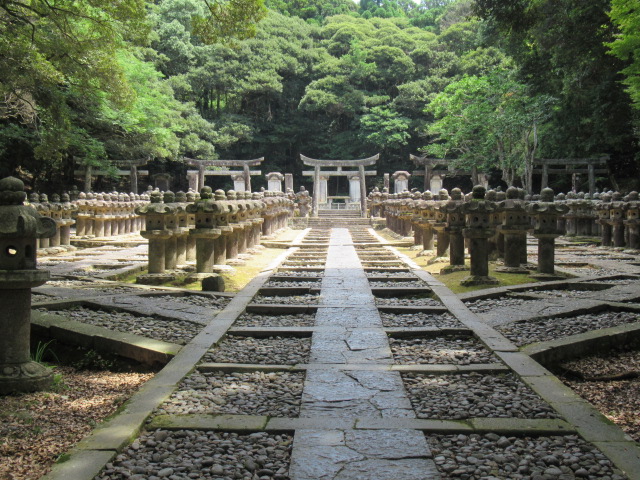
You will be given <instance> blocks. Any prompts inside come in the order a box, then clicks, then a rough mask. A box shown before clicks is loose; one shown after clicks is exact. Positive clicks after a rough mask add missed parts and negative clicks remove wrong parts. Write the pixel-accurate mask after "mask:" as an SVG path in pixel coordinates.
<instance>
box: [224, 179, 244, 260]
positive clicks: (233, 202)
mask: <svg viewBox="0 0 640 480" xmlns="http://www.w3.org/2000/svg"><path fill="white" fill-rule="evenodd" d="M227 203H228V205H229V226H230V227H231V228H233V233H231V234H230V235H229V236H227V261H228V260H235V259H237V258H238V244H239V243H240V235H241V230H242V225H241V224H240V206H239V205H238V200H237V198H236V192H235V190H227Z"/></svg>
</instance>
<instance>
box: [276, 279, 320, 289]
mask: <svg viewBox="0 0 640 480" xmlns="http://www.w3.org/2000/svg"><path fill="white" fill-rule="evenodd" d="M320 285H321V282H316V281H311V280H309V281H306V282H305V281H293V280H292V281H290V282H285V281H277V282H274V281H268V282H267V283H265V284H264V286H265V287H292V288H296V287H312V288H313V287H317V288H319V287H320Z"/></svg>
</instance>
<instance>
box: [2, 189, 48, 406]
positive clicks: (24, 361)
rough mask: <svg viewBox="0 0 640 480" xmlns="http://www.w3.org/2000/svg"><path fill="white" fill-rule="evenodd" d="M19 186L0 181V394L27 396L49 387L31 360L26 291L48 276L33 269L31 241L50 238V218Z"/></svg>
mask: <svg viewBox="0 0 640 480" xmlns="http://www.w3.org/2000/svg"><path fill="white" fill-rule="evenodd" d="M25 198H26V194H25V192H24V183H22V181H21V180H19V179H17V178H13V177H7V178H4V179H2V180H0V299H1V301H2V311H1V312H0V333H1V335H0V394H3V395H4V394H7V393H11V392H30V391H34V390H40V389H43V388H46V387H47V386H49V385H50V384H51V380H52V374H51V371H50V370H49V369H48V368H46V367H44V366H42V365H40V364H38V363H35V362H32V361H31V359H30V355H29V353H30V348H29V339H30V332H31V325H30V323H31V289H32V288H33V287H38V286H40V285H42V284H44V283H45V282H46V281H47V280H48V279H49V272H48V271H46V270H37V269H36V251H37V247H36V239H37V238H44V237H46V238H49V237H51V236H53V235H54V234H55V231H56V223H55V221H54V220H53V219H51V218H47V217H42V216H41V215H40V214H38V212H37V211H36V210H35V209H33V208H31V207H28V206H26V205H24V200H25Z"/></svg>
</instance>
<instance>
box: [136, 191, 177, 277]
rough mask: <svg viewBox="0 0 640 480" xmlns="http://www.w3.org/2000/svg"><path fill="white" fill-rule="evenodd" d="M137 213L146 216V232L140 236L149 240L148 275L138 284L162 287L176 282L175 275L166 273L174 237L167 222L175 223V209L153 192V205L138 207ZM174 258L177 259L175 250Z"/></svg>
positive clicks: (143, 231)
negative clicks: (168, 255)
mask: <svg viewBox="0 0 640 480" xmlns="http://www.w3.org/2000/svg"><path fill="white" fill-rule="evenodd" d="M136 213H138V214H139V215H142V216H144V219H145V230H142V231H141V232H140V235H141V236H142V237H143V238H146V239H147V240H149V253H148V257H149V260H148V273H147V274H146V275H140V276H139V277H138V278H137V279H136V283H141V284H145V285H160V284H162V283H165V282H169V281H172V280H175V279H176V275H175V273H171V272H166V271H165V270H166V268H167V242H168V241H169V240H170V239H171V238H172V236H173V231H172V230H171V229H170V228H169V227H168V226H167V220H168V219H169V218H173V221H174V222H175V209H174V208H172V207H171V206H170V205H169V204H166V203H162V194H161V193H160V192H152V194H151V203H149V204H148V205H144V206H141V207H138V208H137V209H136ZM174 245H175V244H174ZM173 257H174V258H175V249H174V251H173Z"/></svg>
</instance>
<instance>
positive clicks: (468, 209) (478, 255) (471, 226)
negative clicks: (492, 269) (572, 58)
mask: <svg viewBox="0 0 640 480" xmlns="http://www.w3.org/2000/svg"><path fill="white" fill-rule="evenodd" d="M485 192H486V189H485V188H484V187H483V186H481V185H476V186H475V187H473V192H472V197H471V201H470V202H469V203H465V204H464V205H463V206H462V211H463V212H464V214H465V224H466V228H465V229H464V230H463V231H462V233H463V235H464V237H465V238H466V239H468V240H469V254H470V257H471V260H470V264H471V266H470V270H471V275H470V276H469V277H467V278H465V279H464V280H462V282H460V284H461V285H463V286H470V285H497V284H498V283H499V282H498V280H497V279H495V278H493V277H490V276H489V242H488V240H489V238H490V237H492V236H493V235H494V233H495V232H494V230H493V229H492V228H491V214H492V213H493V212H494V211H495V208H496V207H495V205H494V204H493V202H488V201H486V200H485V199H484V196H485Z"/></svg>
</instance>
